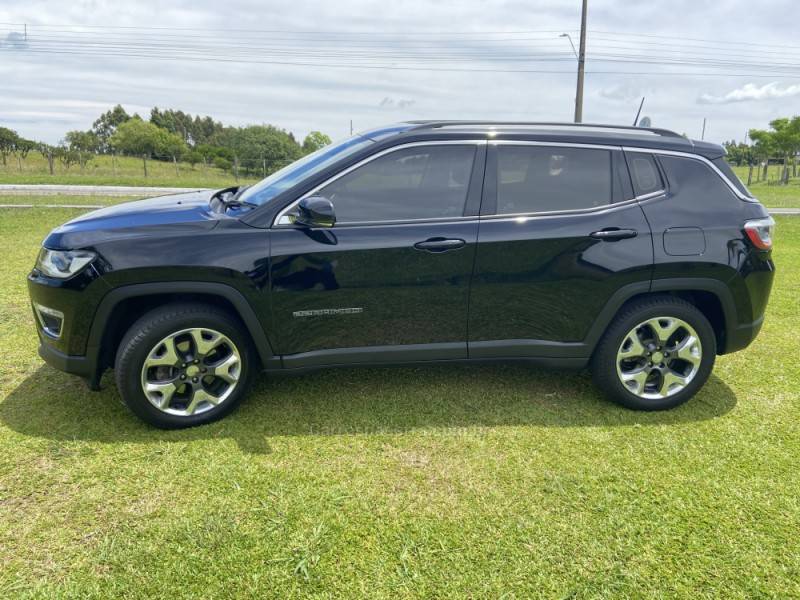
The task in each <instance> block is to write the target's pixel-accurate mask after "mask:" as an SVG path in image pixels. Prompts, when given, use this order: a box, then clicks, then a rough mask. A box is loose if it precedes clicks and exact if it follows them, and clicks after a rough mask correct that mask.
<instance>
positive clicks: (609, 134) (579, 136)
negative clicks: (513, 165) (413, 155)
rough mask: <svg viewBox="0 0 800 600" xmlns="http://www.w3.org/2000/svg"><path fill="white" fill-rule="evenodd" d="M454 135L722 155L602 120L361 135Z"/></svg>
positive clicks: (406, 127) (448, 124)
mask: <svg viewBox="0 0 800 600" xmlns="http://www.w3.org/2000/svg"><path fill="white" fill-rule="evenodd" d="M375 133H378V134H379V135H378V136H376V137H382V138H384V139H385V138H387V137H394V136H399V137H418V136H424V137H429V138H431V137H432V138H436V137H457V136H459V135H464V134H471V135H476V136H480V137H483V136H487V137H491V138H492V139H523V140H538V141H548V142H563V143H583V144H601V145H602V144H605V145H614V146H632V147H641V148H654V149H660V150H672V151H677V152H690V153H694V154H700V155H703V156H705V157H707V158H716V157H718V156H723V155H724V154H725V151H724V150H723V148H722V146H719V145H718V144H712V143H709V142H704V141H698V140H691V139H689V138H687V137H684V136H682V135H680V134H678V133H675V132H674V131H670V130H669V129H661V128H657V127H633V126H630V125H613V124H604V123H546V122H522V121H407V122H405V123H398V124H395V125H392V126H387V127H381V128H377V129H375V130H372V131H370V132H365V133H364V134H362V135H365V136H366V137H372V134H375Z"/></svg>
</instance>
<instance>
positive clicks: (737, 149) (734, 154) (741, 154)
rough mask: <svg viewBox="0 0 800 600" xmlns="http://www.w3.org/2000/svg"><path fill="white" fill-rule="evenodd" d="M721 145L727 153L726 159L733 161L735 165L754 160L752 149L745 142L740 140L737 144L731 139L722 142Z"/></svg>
mask: <svg viewBox="0 0 800 600" xmlns="http://www.w3.org/2000/svg"><path fill="white" fill-rule="evenodd" d="M722 146H723V147H724V148H725V152H727V154H728V161H729V162H732V163H734V164H735V165H736V166H737V167H741V166H742V165H749V164H752V162H753V160H754V157H753V149H752V148H751V147H750V146H748V145H747V144H744V143H742V142H739V143H738V144H737V143H736V142H734V141H732V140H731V141H730V142H724V143H723V144H722Z"/></svg>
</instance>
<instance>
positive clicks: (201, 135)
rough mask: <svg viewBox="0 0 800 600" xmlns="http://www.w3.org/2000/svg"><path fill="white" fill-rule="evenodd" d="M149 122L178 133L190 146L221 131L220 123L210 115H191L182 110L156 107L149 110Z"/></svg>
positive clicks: (206, 140) (205, 140)
mask: <svg viewBox="0 0 800 600" xmlns="http://www.w3.org/2000/svg"><path fill="white" fill-rule="evenodd" d="M150 122H151V123H152V124H153V125H156V126H158V127H161V128H162V129H166V130H167V131H169V132H170V133H174V134H177V135H179V136H180V137H181V138H182V139H183V141H184V143H186V144H188V145H190V146H197V145H198V144H205V143H208V142H209V141H210V140H211V138H212V137H213V136H214V135H215V134H217V133H219V132H220V131H222V129H223V127H222V123H219V122H217V121H215V120H214V119H212V118H211V117H201V116H199V115H197V116H195V117H192V115H190V114H189V113H185V112H183V111H182V110H173V109H171V108H170V109H165V110H160V109H159V108H158V107H155V108H153V109H152V110H151V111H150Z"/></svg>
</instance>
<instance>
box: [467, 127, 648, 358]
mask: <svg viewBox="0 0 800 600" xmlns="http://www.w3.org/2000/svg"><path fill="white" fill-rule="evenodd" d="M486 179H487V184H486V195H485V197H484V210H483V211H482V212H484V213H485V214H484V216H483V217H482V220H481V224H480V234H479V240H478V251H477V255H476V260H475V275H474V279H473V284H472V292H471V298H470V320H469V355H470V357H471V358H489V357H494V358H498V357H507V356H539V357H554V358H555V357H559V358H560V357H580V356H586V352H587V350H586V348H584V347H583V344H582V342H583V340H584V339H585V338H586V337H587V335H588V334H589V330H590V328H591V327H592V325H593V324H594V322H595V320H596V319H597V317H598V315H599V314H600V312H601V310H602V309H603V307H604V306H605V305H606V303H607V302H608V301H609V299H610V298H611V296H612V295H613V294H614V292H616V291H617V290H619V289H620V288H621V287H622V286H624V285H627V284H631V283H641V284H642V285H643V286H648V285H649V282H650V277H651V269H652V262H653V247H652V240H651V233H650V227H649V225H648V223H647V220H646V219H645V217H644V214H643V212H642V209H641V207H640V206H639V204H638V203H637V202H636V200H634V199H632V195H633V194H632V191H631V183H630V178H629V176H628V172H627V168H626V167H625V163H624V159H623V157H622V153H621V151H620V150H619V149H614V148H597V147H578V146H558V145H550V144H541V143H528V144H525V143H522V142H497V143H493V144H492V145H491V146H490V148H489V158H488V160H487V172H486ZM644 291H646V289H645V290H644Z"/></svg>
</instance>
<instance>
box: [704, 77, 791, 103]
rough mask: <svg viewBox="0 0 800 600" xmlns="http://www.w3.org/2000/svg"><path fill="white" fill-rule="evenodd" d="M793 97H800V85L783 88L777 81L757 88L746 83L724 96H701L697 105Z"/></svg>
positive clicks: (752, 84)
mask: <svg viewBox="0 0 800 600" xmlns="http://www.w3.org/2000/svg"><path fill="white" fill-rule="evenodd" d="M791 96H800V84H796V85H788V86H782V85H780V84H779V83H778V82H777V81H773V82H772V83H765V84H764V85H762V86H757V85H755V84H754V83H746V84H744V85H743V86H742V87H740V88H737V89H735V90H733V91H730V92H728V93H727V94H724V95H722V96H715V95H713V94H701V95H700V97H699V98H698V99H697V103H698V104H731V103H733V102H748V101H759V100H775V99H779V98H789V97H791Z"/></svg>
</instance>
